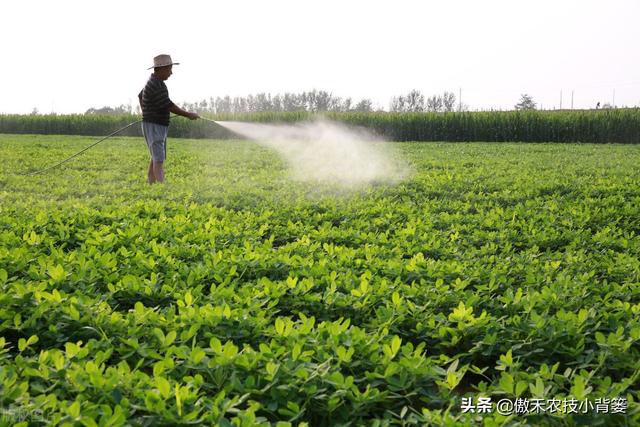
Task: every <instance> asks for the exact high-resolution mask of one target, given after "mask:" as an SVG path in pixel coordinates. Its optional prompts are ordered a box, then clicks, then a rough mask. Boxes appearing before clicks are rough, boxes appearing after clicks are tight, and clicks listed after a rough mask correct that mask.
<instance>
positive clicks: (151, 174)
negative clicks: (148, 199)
mask: <svg viewBox="0 0 640 427" xmlns="http://www.w3.org/2000/svg"><path fill="white" fill-rule="evenodd" d="M147 179H148V180H149V184H153V183H154V182H156V176H155V174H154V172H153V160H149V171H148V172H147Z"/></svg>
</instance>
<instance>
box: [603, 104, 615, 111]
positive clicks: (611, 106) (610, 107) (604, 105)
mask: <svg viewBox="0 0 640 427" xmlns="http://www.w3.org/2000/svg"><path fill="white" fill-rule="evenodd" d="M612 108H615V107H614V106H613V105H611V104H609V103H608V102H605V103H604V104H602V109H603V110H610V109H612Z"/></svg>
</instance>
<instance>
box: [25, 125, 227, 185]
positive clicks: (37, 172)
mask: <svg viewBox="0 0 640 427" xmlns="http://www.w3.org/2000/svg"><path fill="white" fill-rule="evenodd" d="M200 118H201V119H203V120H206V121H208V122H211V123H216V122H215V121H214V120H211V119H207V118H206V117H200ZM140 122H142V120H136V121H135V122H132V123H129V124H128V125H126V126H125V127H122V128H120V129H118V130H116V131H113V132H111V133H110V134H109V135H107V136H105V137H104V138H102V139H100V140H99V141H97V142H94V143H93V144H91V145H89V146H88V147H85V148H83V149H82V150H80V151H78V152H77V153H75V154H74V155H73V156H69V157H67V158H66V159H64V160H62V161H61V162H58V163H56V164H55V165H52V166H49V167H47V168H44V169H41V170H37V171H35V172H30V173H23V174H19V175H22V176H34V175H38V174H41V173H44V172H47V171H49V170H51V169H54V168H57V167H58V166H60V165H62V164H64V163H66V162H68V161H69V160H71V159H73V158H74V157H77V156H79V155H80V154H82V153H84V152H85V151H87V150H88V149H90V148H93V147H95V146H96V145H98V144H100V143H101V142H102V141H104V140H106V139H109V138H111V137H112V136H114V135H116V134H117V133H120V132H122V131H123V130H125V129H128V128H130V127H131V126H133V125H135V124H138V123H140Z"/></svg>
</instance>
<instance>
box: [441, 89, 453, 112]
mask: <svg viewBox="0 0 640 427" xmlns="http://www.w3.org/2000/svg"><path fill="white" fill-rule="evenodd" d="M455 106H456V96H455V95H454V94H453V92H445V93H443V94H442V108H443V110H444V111H446V112H451V111H453V110H455Z"/></svg>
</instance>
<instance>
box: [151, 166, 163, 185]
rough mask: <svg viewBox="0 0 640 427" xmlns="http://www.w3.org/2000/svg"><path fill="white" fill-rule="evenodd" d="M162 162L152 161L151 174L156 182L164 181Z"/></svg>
mask: <svg viewBox="0 0 640 427" xmlns="http://www.w3.org/2000/svg"><path fill="white" fill-rule="evenodd" d="M163 166H164V162H153V175H154V176H155V178H156V182H164V169H163Z"/></svg>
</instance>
